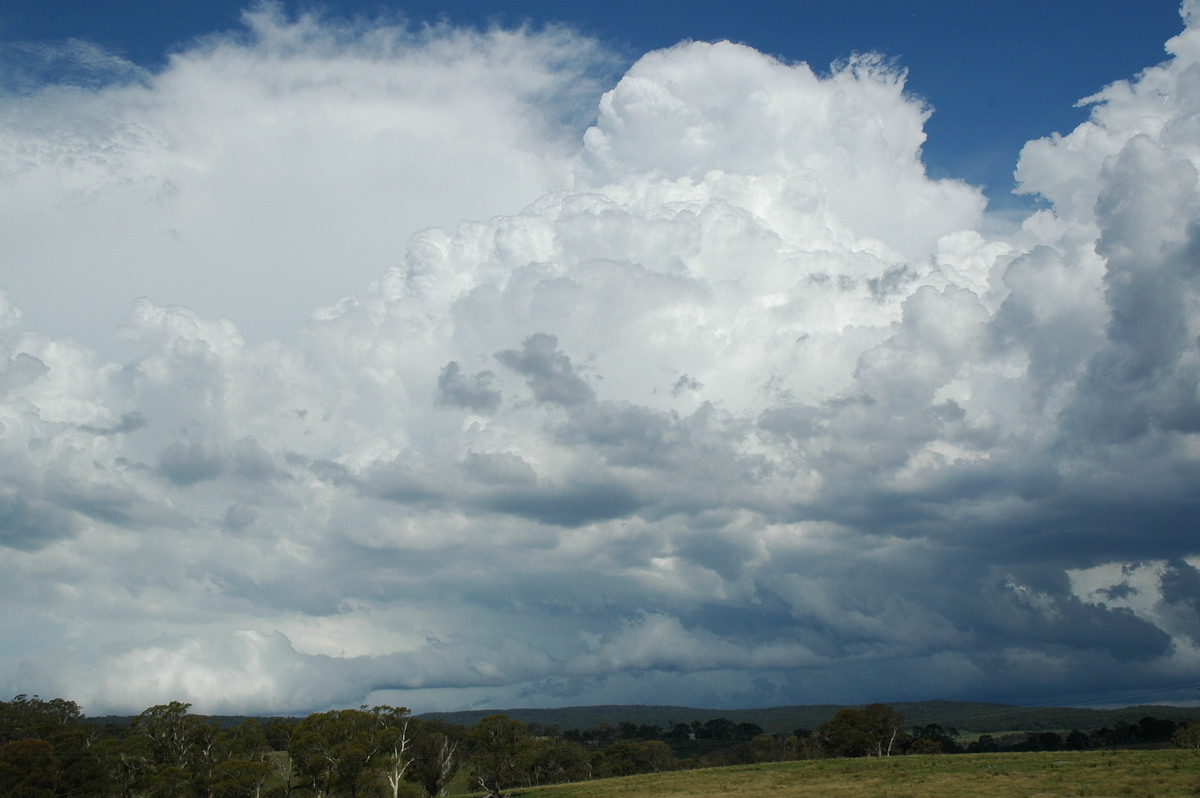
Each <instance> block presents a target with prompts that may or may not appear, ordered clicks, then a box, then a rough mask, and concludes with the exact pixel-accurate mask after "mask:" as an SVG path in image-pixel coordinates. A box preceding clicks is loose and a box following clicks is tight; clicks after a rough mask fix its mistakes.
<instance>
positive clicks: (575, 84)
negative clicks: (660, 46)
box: [0, 2, 1200, 713]
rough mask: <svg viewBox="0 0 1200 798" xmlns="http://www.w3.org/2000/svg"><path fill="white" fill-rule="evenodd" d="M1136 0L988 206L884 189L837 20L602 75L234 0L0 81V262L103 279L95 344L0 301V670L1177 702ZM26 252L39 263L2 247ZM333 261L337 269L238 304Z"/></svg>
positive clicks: (1179, 326) (641, 699) (1194, 463)
mask: <svg viewBox="0 0 1200 798" xmlns="http://www.w3.org/2000/svg"><path fill="white" fill-rule="evenodd" d="M1183 18H1184V23H1185V29H1184V31H1183V32H1182V33H1181V34H1180V35H1179V36H1177V37H1176V38H1174V39H1172V40H1170V41H1169V42H1168V43H1167V52H1168V58H1167V60H1165V61H1164V62H1163V63H1161V64H1159V65H1156V66H1150V67H1148V68H1147V69H1146V70H1145V71H1143V72H1142V73H1140V74H1139V75H1137V76H1134V77H1131V78H1130V79H1129V80H1128V81H1123V82H1119V83H1115V84H1113V85H1111V86H1108V87H1104V88H1102V89H1101V90H1100V91H1099V92H1098V93H1097V94H1095V95H1094V96H1092V97H1090V98H1087V99H1086V100H1085V103H1087V104H1088V105H1089V106H1090V109H1091V115H1090V118H1089V120H1088V121H1086V122H1084V123H1083V124H1082V125H1080V126H1079V127H1078V128H1077V129H1076V130H1074V131H1072V132H1070V133H1068V134H1065V135H1059V134H1053V135H1049V136H1048V137H1047V138H1044V139H1039V140H1036V141H1032V142H1029V143H1028V144H1027V145H1026V147H1025V149H1024V150H1023V152H1022V153H1021V156H1020V160H1019V162H1018V163H1017V164H1015V168H1016V174H1017V177H1018V180H1019V185H1020V190H1021V191H1023V192H1025V193H1027V194H1030V195H1032V196H1034V197H1036V198H1037V199H1038V201H1039V203H1040V209H1038V210H1036V211H1033V212H1031V213H1029V214H1028V215H1027V217H1026V218H1023V219H1021V220H1018V222H1017V223H1013V224H1006V223H1005V220H997V219H993V218H991V217H990V216H989V214H988V211H987V209H986V202H985V200H984V197H983V194H982V193H981V191H980V190H979V189H978V188H975V187H972V186H970V185H967V184H965V183H963V182H960V181H956V180H952V179H932V178H931V177H930V176H928V175H927V174H926V171H925V168H924V165H923V162H922V153H921V148H922V145H923V143H924V132H923V126H924V124H925V122H926V120H927V119H928V117H929V115H930V113H931V111H930V109H929V108H928V107H927V106H926V105H925V104H924V103H923V102H922V101H921V100H920V99H919V98H915V97H912V96H910V95H909V94H907V93H906V91H905V75H904V72H903V71H902V70H901V69H899V68H898V67H896V66H894V65H892V64H891V62H889V61H887V60H885V59H883V58H882V57H876V56H858V57H856V58H854V59H851V60H849V61H847V62H845V63H842V64H838V65H834V67H833V68H832V69H831V70H829V71H828V72H825V73H821V72H817V71H814V70H813V69H812V68H810V67H809V66H808V65H807V64H804V63H785V62H782V61H780V60H777V59H775V58H772V57H770V56H767V55H764V54H762V53H760V52H757V51H755V50H753V49H751V48H749V47H746V46H742V45H737V44H732V43H729V42H717V43H705V42H686V43H682V44H679V45H677V46H675V47H672V48H669V49H665V50H660V51H656V52H652V53H648V54H646V55H644V56H643V57H642V58H640V59H639V60H637V61H636V63H634V64H633V65H632V66H631V67H629V69H628V70H627V71H626V72H625V73H624V74H623V75H614V76H612V77H611V79H608V74H609V70H611V68H612V65H613V64H614V63H615V59H614V58H613V57H612V56H611V55H610V54H608V53H606V52H605V51H604V50H603V48H602V47H600V46H599V45H598V44H596V43H595V42H592V41H590V40H587V39H586V38H584V37H581V36H579V35H578V34H575V33H572V32H570V31H567V30H562V29H550V30H541V31H538V30H532V29H522V30H516V31H511V30H500V29H495V30H491V31H488V32H482V33H481V32H472V31H458V30H455V29H452V28H449V27H441V28H436V29H429V30H426V31H424V32H422V33H420V34H415V33H413V32H411V31H409V30H408V29H406V28H403V27H396V26H390V25H389V24H387V23H384V22H379V23H376V24H370V23H365V22H358V23H354V24H349V23H342V22H337V21H334V20H329V19H322V18H320V17H318V16H311V15H301V16H298V17H295V18H291V17H288V16H287V15H286V14H284V13H283V12H282V11H281V10H279V9H278V8H275V7H272V6H269V5H267V6H259V7H257V9H256V10H255V11H252V12H250V13H248V14H247V15H246V16H245V30H244V31H242V32H240V33H239V34H237V35H228V36H213V37H210V38H208V39H205V40H203V41H201V42H199V43H197V44H194V45H193V46H191V47H190V48H189V49H185V50H182V51H181V52H179V53H177V54H176V55H175V56H173V57H172V58H171V60H170V61H169V62H168V63H167V64H166V65H165V66H164V67H163V68H162V69H161V70H160V71H158V72H156V73H153V74H150V73H145V72H143V71H141V70H137V69H134V68H133V67H132V66H129V65H122V64H121V63H120V62H119V59H116V60H114V59H115V58H116V57H115V56H105V57H104V58H98V57H97V55H96V53H95V52H93V51H90V50H89V51H88V53H87V54H86V55H87V58H89V59H92V60H91V61H86V59H83V58H82V56H78V54H77V56H78V57H76V59H75V61H73V62H72V63H73V64H75V67H73V68H75V69H78V70H83V71H85V72H86V74H87V75H89V76H90V77H89V78H88V80H79V81H75V82H74V83H73V85H69V86H68V85H65V84H56V85H45V84H44V82H43V83H37V82H36V81H35V82H34V83H29V82H27V81H26V82H22V84H21V85H20V86H18V87H12V86H10V87H8V88H7V89H6V91H7V92H8V94H7V95H5V98H4V99H5V106H6V111H5V113H4V115H3V116H2V117H0V179H3V181H4V185H5V191H4V192H3V195H2V196H3V198H2V199H0V238H3V240H5V242H6V244H5V250H6V252H5V254H4V255H3V257H4V258H5V262H6V268H5V279H6V280H7V279H9V275H14V277H13V278H12V279H13V280H14V281H15V282H14V283H13V284H12V285H10V286H9V288H10V289H11V291H12V295H14V296H15V295H18V294H29V295H30V296H37V297H41V298H39V299H38V301H39V302H41V301H42V299H44V297H43V295H42V294H39V293H38V292H39V291H40V292H43V293H44V292H48V291H52V290H54V291H59V292H66V291H68V290H70V291H72V292H80V293H83V294H85V295H86V294H87V293H88V292H92V291H95V292H96V296H97V297H98V299H99V300H100V301H101V304H102V305H103V306H104V307H109V306H110V305H111V304H112V303H115V302H117V300H118V298H119V302H120V304H122V306H123V307H124V308H130V303H131V302H132V307H131V309H129V311H128V313H127V314H126V315H125V316H124V318H123V319H122V318H121V317H120V316H114V317H113V318H112V319H111V320H110V321H109V322H108V326H110V327H111V326H113V325H115V326H116V330H115V333H114V339H113V341H112V342H111V343H108V344H104V345H103V347H101V346H99V345H91V344H88V343H85V342H81V341H80V340H77V339H73V338H68V337H56V336H52V335H49V334H47V333H45V332H41V331H39V330H38V329H32V328H30V327H29V326H27V325H26V323H25V322H24V321H23V318H22V314H21V312H20V310H19V308H18V307H16V303H15V302H14V301H13V299H11V298H10V295H9V294H8V293H2V292H0V549H2V550H3V553H4V556H3V557H2V558H0V563H2V564H0V575H2V577H0V606H2V607H3V609H4V612H3V616H2V617H3V619H4V620H3V621H0V630H2V632H3V634H2V635H0V637H2V639H3V641H4V642H3V643H2V644H0V686H6V687H7V689H8V690H9V692H10V693H11V694H15V693H19V692H24V693H40V694H41V695H64V696H67V697H70V698H73V699H76V700H79V701H81V703H83V704H84V706H85V709H86V710H87V711H88V712H89V713H101V712H110V711H123V712H126V711H137V710H140V709H142V708H144V707H145V706H148V705H150V704H153V703H157V702H161V701H167V700H182V701H190V702H192V703H194V704H195V705H196V707H197V709H198V710H200V711H205V712H222V711H224V712H239V713H251V712H306V711H312V710H317V709H324V708H327V707H332V706H348V705H357V704H359V703H364V702H368V703H369V702H373V701H387V702H390V703H395V704H403V705H406V706H410V707H414V708H415V709H418V710H426V709H453V708H460V707H466V706H482V705H488V706H514V705H522V706H538V705H562V704H582V703H616V702H630V703H675V704H690V705H706V706H713V707H729V706H751V705H763V704H783V703H830V702H865V701H874V700H900V699H906V698H911V699H922V698H929V697H935V696H936V697H940V698H947V699H951V698H973V699H1000V700H1013V701H1041V700H1045V701H1056V700H1060V699H1061V697H1062V696H1064V695H1066V694H1068V693H1070V694H1084V693H1088V694H1099V693H1101V692H1102V691H1106V690H1114V689H1115V690H1130V689H1135V688H1136V689H1140V690H1149V691H1162V693H1163V694H1167V693H1169V692H1170V691H1171V690H1172V689H1175V688H1178V687H1179V686H1180V685H1186V686H1187V687H1188V688H1189V689H1190V687H1191V682H1189V681H1187V680H1188V679H1191V678H1192V677H1193V676H1194V674H1195V672H1196V668H1197V665H1200V642H1198V641H1200V615H1198V609H1197V607H1198V606H1200V604H1198V603H1200V588H1198V585H1200V576H1198V570H1197V569H1198V567H1200V544H1198V543H1197V536H1196V533H1197V531H1198V530H1197V519H1200V438H1198V437H1197V436H1198V435H1200V344H1198V341H1200V191H1198V188H1200V186H1198V178H1197V174H1198V169H1200V128H1198V123H1197V120H1198V119H1200V80H1198V79H1197V75H1200V7H1197V6H1196V5H1195V4H1194V3H1190V2H1189V3H1187V4H1185V5H1184V9H1183ZM69 56H70V53H58V54H56V56H55V57H56V58H67V57H69ZM89 64H92V66H90V67H89ZM604 80H608V82H607V83H605V82H603V81H604ZM586 120H591V122H590V123H587V122H586ZM47 131H53V135H47ZM424 196H430V197H432V200H431V201H430V203H428V207H425V204H424V203H423V200H422V199H421V198H422V197H424ZM431 224H432V225H436V226H428V225H431ZM51 262H53V263H60V264H63V263H65V264H73V265H72V266H71V267H70V268H72V269H77V272H75V273H77V274H79V275H83V277H81V278H80V279H79V280H78V281H77V282H76V283H74V284H72V285H70V286H64V285H58V286H47V285H41V286H40V287H38V288H37V289H36V290H35V289H34V288H32V287H31V283H30V280H29V279H28V277H20V276H16V275H19V274H20V275H28V274H29V273H31V271H32V272H34V273H35V272H36V271H37V269H38V268H40V266H39V264H45V263H51ZM384 263H390V264H391V265H390V266H388V267H386V268H383V269H382V273H379V271H380V264H384ZM347 266H348V267H349V268H352V269H357V270H366V271H367V272H371V271H372V270H374V273H372V274H371V275H370V276H368V277H366V278H364V280H363V285H364V287H363V288H362V289H361V290H360V291H359V292H358V293H357V294H355V295H354V296H347V297H343V296H340V295H321V296H319V297H317V296H314V299H313V301H312V305H311V307H312V313H311V315H310V316H309V317H308V318H307V319H304V320H297V321H296V323H295V324H294V325H293V327H294V328H293V330H292V331H291V332H290V333H289V334H287V335H283V334H281V333H280V332H279V331H278V330H267V329H263V328H261V325H259V327H258V328H256V334H254V335H245V334H244V333H243V327H245V326H250V327H254V326H255V324H256V322H255V321H254V319H253V317H254V311H255V308H256V307H260V306H265V305H266V304H267V303H269V302H270V296H271V294H272V292H275V291H279V292H283V291H286V290H289V287H290V286H302V288H303V291H309V292H312V293H314V295H315V294H319V293H320V292H321V291H323V290H325V288H328V284H327V283H324V282H323V278H322V277H321V275H322V274H325V273H331V272H335V271H338V270H341V269H343V268H344V267H347ZM156 269H157V270H161V272H159V271H155V270H156ZM170 270H178V272H179V274H182V275H185V276H184V277H181V278H179V279H178V280H174V281H172V280H165V279H164V281H163V282H161V283H157V282H155V281H156V280H158V277H156V276H155V275H158V276H162V274H163V273H165V272H167V271H170ZM139 275H150V276H149V277H145V278H144V281H145V287H144V288H143V289H141V290H138V291H136V292H130V293H129V294H128V295H122V294H121V292H122V291H126V290H127V288H128V286H130V285H132V284H140V283H138V280H142V279H143V277H141V276H139ZM372 278H373V281H371V280H372ZM243 279H244V280H245V281H246V283H247V285H246V286H245V290H244V291H241V290H240V288H241V286H239V285H238V283H239V281H241V280H243ZM368 281H370V282H369V284H367V283H368ZM201 283H203V285H201ZM189 286H190V288H189ZM189 290H194V291H196V294H195V299H194V302H193V303H192V304H189V301H188V296H187V293H188V291H189ZM297 290H301V289H300V288H298V289H297ZM138 294H151V295H155V296H156V297H160V298H159V299H156V300H152V299H149V298H144V297H143V298H140V299H135V297H136V296H137V295H138ZM176 294H178V296H176ZM230 296H232V297H233V299H229V297H230ZM306 296H307V294H306ZM104 303H109V304H104ZM65 304H66V303H65V301H64V306H65ZM218 308H222V310H216V309H218ZM214 311H215V312H214ZM64 312H65V311H64ZM224 316H230V317H231V318H224ZM1185 697H1190V696H1185Z"/></svg>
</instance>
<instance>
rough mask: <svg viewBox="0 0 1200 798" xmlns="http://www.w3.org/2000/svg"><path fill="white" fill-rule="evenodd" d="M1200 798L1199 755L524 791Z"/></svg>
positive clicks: (786, 770) (614, 795)
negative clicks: (1190, 796) (1196, 797)
mask: <svg viewBox="0 0 1200 798" xmlns="http://www.w3.org/2000/svg"><path fill="white" fill-rule="evenodd" d="M1197 792H1200V755H1197V754H1196V752H1194V751H1181V750H1171V751H1103V752H1099V751H1089V752H1079V753H1069V754H1067V753H1056V754H1037V753H1026V754H967V755H962V756H904V757H888V758H878V757H874V758H870V759H827V760H817V761H809V762H783V763H777V764H766V765H747V766H742V767H729V768H712V769H706V770H690V771H676V772H673V773H659V774H655V775H648V776H631V777H628V778H622V779H606V780H602V781H591V782H587V783H583V784H564V785H558V786H555V787H538V788H534V789H529V790H518V791H515V792H514V793H513V794H514V795H517V796H525V797H526V798H630V797H631V796H643V795H653V796H655V797H656V798H714V796H716V797H718V798H719V796H742V797H743V798H744V797H745V796H758V795H771V796H782V797H783V798H787V796H823V797H824V796H832V798H868V797H869V798H874V797H875V796H880V795H887V796H894V797H896V798H904V797H905V796H912V798H924V797H925V796H955V797H956V798H972V797H973V796H981V797H982V796H988V797H989V798H990V797H991V796H996V795H1003V796H1005V798H1025V797H1026V796H1028V797H1029V798H1032V797H1033V796H1051V795H1096V796H1101V795H1104V796H1115V795H1147V796H1148V795H1154V796H1176V795H1179V796H1182V795H1192V796H1194V795H1196V794H1197Z"/></svg>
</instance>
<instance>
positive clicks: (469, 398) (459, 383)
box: [436, 360, 500, 413]
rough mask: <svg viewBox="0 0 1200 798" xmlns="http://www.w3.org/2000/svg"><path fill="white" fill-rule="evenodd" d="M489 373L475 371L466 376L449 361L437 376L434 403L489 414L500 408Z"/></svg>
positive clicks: (457, 366)
mask: <svg viewBox="0 0 1200 798" xmlns="http://www.w3.org/2000/svg"><path fill="white" fill-rule="evenodd" d="M492 382H493V375H492V372H490V371H486V370H484V371H477V372H475V373H474V374H472V375H470V376H468V375H466V374H463V373H462V368H461V367H460V366H459V365H458V363H456V362H454V361H453V360H451V361H450V362H449V363H447V364H446V365H445V367H443V368H442V372H441V374H439V375H438V383H437V384H438V389H437V397H436V402H437V404H439V405H447V406H450V407H462V408H465V409H467V410H474V411H475V412H477V413H491V412H494V411H495V410H496V408H498V407H499V406H500V391H498V390H496V389H494V388H492V387H491V386H492Z"/></svg>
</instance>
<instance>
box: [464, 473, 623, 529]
mask: <svg viewBox="0 0 1200 798" xmlns="http://www.w3.org/2000/svg"><path fill="white" fill-rule="evenodd" d="M644 504H645V501H644V500H643V499H641V498H640V497H639V496H638V495H637V492H635V491H634V490H633V489H631V488H630V487H628V486H626V485H622V484H619V483H615V482H607V483H598V484H588V483H583V482H580V483H574V484H567V485H564V486H561V487H556V486H552V485H545V486H540V487H538V488H536V489H533V490H529V489H523V490H522V489H512V490H508V491H504V492H503V493H500V494H498V495H493V496H491V497H489V498H486V499H484V500H483V505H484V506H485V507H486V508H487V509H489V510H492V511H494V512H498V513H504V514H507V515H516V516H520V517H521V518H527V519H529V520H531V521H537V522H538V523H541V524H552V525H556V526H562V527H567V528H573V527H580V526H583V525H585V524H592V523H596V522H599V521H610V520H612V519H615V518H624V517H626V516H629V515H632V514H633V513H635V512H636V511H637V510H638V508H639V507H641V506H643V505H644Z"/></svg>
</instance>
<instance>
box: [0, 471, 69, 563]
mask: <svg viewBox="0 0 1200 798" xmlns="http://www.w3.org/2000/svg"><path fill="white" fill-rule="evenodd" d="M24 493H26V491H25V490H23V489H18V488H16V487H13V486H5V485H0V544H2V545H4V546H7V547H9V548H12V549H18V550H21V551H37V550H38V549H42V548H44V547H46V546H49V545H50V544H52V543H54V542H55V541H57V540H61V539H63V538H67V537H71V536H72V535H74V534H75V533H76V532H77V531H78V529H79V526H78V523H77V522H76V520H75V518H74V516H73V514H71V513H69V512H66V511H64V510H62V509H61V508H59V507H57V506H55V505H54V504H51V503H49V502H46V501H44V500H41V499H36V498H30V497H28V496H26V495H22V494H24Z"/></svg>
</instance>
